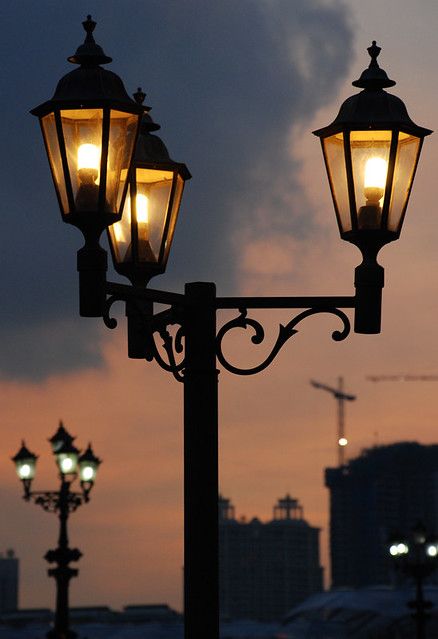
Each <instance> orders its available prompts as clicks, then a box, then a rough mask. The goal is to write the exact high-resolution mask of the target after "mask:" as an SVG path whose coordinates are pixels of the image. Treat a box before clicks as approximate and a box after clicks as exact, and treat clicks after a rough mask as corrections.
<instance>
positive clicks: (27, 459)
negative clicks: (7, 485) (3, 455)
mask: <svg viewBox="0 0 438 639" xmlns="http://www.w3.org/2000/svg"><path fill="white" fill-rule="evenodd" d="M37 459H38V457H37V455H34V453H31V452H30V450H28V449H27V448H26V445H25V443H24V441H22V442H21V448H20V450H19V451H18V453H17V454H16V455H15V456H14V457H12V461H13V462H14V464H15V469H16V471H17V475H18V478H19V479H21V481H22V482H23V486H24V496H25V498H26V499H28V498H29V495H30V487H31V485H32V480H33V479H34V477H35V470H36V461H37Z"/></svg>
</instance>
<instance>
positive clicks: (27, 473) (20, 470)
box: [16, 458, 36, 479]
mask: <svg viewBox="0 0 438 639" xmlns="http://www.w3.org/2000/svg"><path fill="white" fill-rule="evenodd" d="M35 467H36V463H35V459H33V458H29V459H22V460H20V461H19V462H17V464H16V468H17V475H18V477H19V478H20V479H34V477H35Z"/></svg>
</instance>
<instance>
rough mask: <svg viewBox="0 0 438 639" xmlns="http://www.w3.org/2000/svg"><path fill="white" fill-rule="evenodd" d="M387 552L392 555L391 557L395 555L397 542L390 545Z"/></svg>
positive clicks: (396, 553)
mask: <svg viewBox="0 0 438 639" xmlns="http://www.w3.org/2000/svg"><path fill="white" fill-rule="evenodd" d="M389 554H390V555H392V556H393V557H396V556H397V555H398V546H397V544H393V545H392V546H391V547H390V549H389Z"/></svg>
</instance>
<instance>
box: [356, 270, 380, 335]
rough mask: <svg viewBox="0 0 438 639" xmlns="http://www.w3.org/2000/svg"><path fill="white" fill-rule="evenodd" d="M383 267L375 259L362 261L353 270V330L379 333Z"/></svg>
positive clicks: (367, 333)
mask: <svg viewBox="0 0 438 639" xmlns="http://www.w3.org/2000/svg"><path fill="white" fill-rule="evenodd" d="M384 273H385V271H384V269H383V267H382V266H380V264H378V263H377V261H375V260H374V261H373V262H370V261H365V260H364V261H363V262H362V264H360V265H359V266H357V267H356V269H355V271H354V275H355V277H354V285H355V287H356V303H355V309H356V311H355V315H354V332H355V333H363V334H366V335H371V334H376V333H380V330H381V329H380V324H381V315H382V289H383V286H384Z"/></svg>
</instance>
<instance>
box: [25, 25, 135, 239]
mask: <svg viewBox="0 0 438 639" xmlns="http://www.w3.org/2000/svg"><path fill="white" fill-rule="evenodd" d="M82 24H83V27H84V29H85V31H86V37H85V42H84V44H82V45H80V46H79V47H78V49H77V51H76V53H75V54H74V55H73V56H70V57H69V58H68V61H69V62H71V63H73V64H78V65H80V66H79V68H77V69H75V70H74V71H71V72H70V73H68V74H67V75H65V76H64V77H63V78H61V80H60V81H59V82H58V85H57V88H56V90H55V93H54V95H53V98H51V99H50V100H47V101H46V102H44V103H43V104H41V105H39V106H38V107H36V108H34V109H32V110H31V113H32V115H36V116H37V117H38V118H39V120H40V125H41V129H42V133H43V139H44V144H45V148H46V152H47V155H48V158H49V163H50V167H51V172H52V178H53V181H54V185H55V190H56V195H57V198H58V202H59V206H60V209H61V215H62V219H63V220H64V222H67V223H68V224H73V225H74V226H76V227H78V228H79V229H80V230H81V231H82V232H83V234H84V236H85V238H86V239H88V238H89V237H90V236H91V237H96V235H97V238H98V237H99V235H100V233H101V232H102V231H103V229H104V228H106V227H107V226H108V225H109V224H113V223H114V222H115V221H117V220H119V219H120V217H121V215H122V210H123V205H124V199H125V197H126V185H125V186H124V189H123V191H122V193H120V184H119V188H118V189H117V188H116V187H114V190H115V202H116V206H112V205H110V204H109V202H108V198H107V187H108V160H109V155H110V141H111V138H112V136H111V134H112V125H113V124H114V123H113V122H112V114H113V113H117V112H119V113H121V114H122V113H123V114H126V117H129V116H132V118H133V123H132V125H133V126H134V130H133V131H131V141H130V147H131V148H130V149H129V148H128V146H129V142H127V141H126V140H124V141H123V144H124V145H125V146H124V147H123V149H124V151H125V152H127V157H126V158H124V159H123V160H122V161H123V162H124V163H125V165H126V166H124V167H123V168H124V169H126V170H129V166H130V163H131V161H132V156H133V152H134V149H135V143H136V140H137V136H138V129H139V125H140V118H141V115H142V109H141V108H140V107H139V105H138V104H136V103H135V102H134V101H133V100H132V99H131V98H130V97H129V96H128V94H127V93H126V90H125V87H124V86H123V82H122V80H121V79H120V78H119V76H118V75H116V74H115V73H113V72H111V71H108V70H106V69H103V68H102V67H101V66H100V65H101V64H106V63H108V62H111V60H112V59H111V58H110V57H109V56H107V55H105V53H104V52H103V50H102V48H101V47H100V46H99V45H97V44H96V42H95V40H94V37H93V31H94V28H95V26H96V22H94V21H93V20H92V19H91V16H90V15H89V16H87V20H86V21H84V22H83V23H82ZM94 111H95V112H98V113H100V117H99V118H98V120H96V122H97V125H96V127H95V128H96V131H99V132H100V134H99V135H98V138H100V163H99V170H98V175H99V178H98V184H97V183H96V180H97V177H96V178H95V180H93V183H92V184H91V185H90V186H92V187H93V188H94V189H95V192H96V194H97V197H89V200H90V208H87V206H86V205H84V206H85V208H84V206H82V207H81V206H79V205H78V202H77V200H78V193H79V192H80V190H81V188H82V187H83V186H84V185H83V184H82V183H81V184H80V178H79V177H77V182H78V184H77V192H76V193H74V189H73V186H72V184H73V175H72V171H73V170H74V169H76V171H77V172H78V173H79V171H80V169H79V168H78V167H77V166H76V167H75V166H74V162H72V161H69V158H68V155H67V151H68V148H70V147H69V144H68V143H67V140H66V136H67V131H68V130H67V128H66V127H64V125H63V121H62V118H63V113H65V114H66V115H67V114H68V113H69V112H70V113H74V112H77V115H76V117H72V118H71V121H72V123H76V124H77V123H79V122H81V121H84V116H85V114H86V113H87V112H94ZM50 114H52V116H53V120H54V122H53V123H52V124H54V129H55V131H56V141H53V142H52V141H50V140H49V126H47V129H46V128H45V118H46V117H47V116H49V115H50ZM65 117H66V116H65ZM64 119H65V118H64ZM85 121H86V117H85ZM131 128H132V126H131ZM113 137H114V136H113ZM128 137H129V136H128ZM119 139H120V136H119ZM78 144H79V143H78ZM72 147H74V144H73V145H72ZM97 150H98V149H97ZM54 156H57V157H56V161H55V159H54ZM56 164H58V167H57V166H55V165H56ZM58 173H60V175H58ZM119 173H121V170H120V171H119ZM115 182H116V183H120V182H121V180H120V175H119V176H118V178H117V176H116V178H115ZM96 189H97V190H96ZM96 202H97V206H96ZM113 209H115V210H113Z"/></svg>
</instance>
